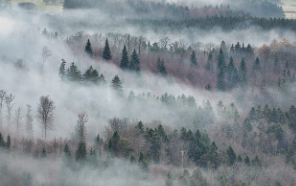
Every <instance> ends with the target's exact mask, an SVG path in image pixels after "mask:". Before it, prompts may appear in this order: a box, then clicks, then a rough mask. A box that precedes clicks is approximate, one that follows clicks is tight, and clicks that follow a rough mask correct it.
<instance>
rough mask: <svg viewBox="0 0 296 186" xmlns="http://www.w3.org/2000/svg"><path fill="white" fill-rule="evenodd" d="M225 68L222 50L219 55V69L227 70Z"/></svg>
mask: <svg viewBox="0 0 296 186" xmlns="http://www.w3.org/2000/svg"><path fill="white" fill-rule="evenodd" d="M225 67H226V63H225V57H224V54H223V51H222V49H220V52H219V55H218V69H221V68H225Z"/></svg>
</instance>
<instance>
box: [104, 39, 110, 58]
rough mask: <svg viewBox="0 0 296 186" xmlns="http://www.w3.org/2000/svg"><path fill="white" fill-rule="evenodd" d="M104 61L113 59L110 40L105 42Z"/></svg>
mask: <svg viewBox="0 0 296 186" xmlns="http://www.w3.org/2000/svg"><path fill="white" fill-rule="evenodd" d="M103 59H105V60H110V59H112V55H111V50H110V47H109V42H108V39H106V41H105V47H104V51H103Z"/></svg>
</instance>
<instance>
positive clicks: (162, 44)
mask: <svg viewBox="0 0 296 186" xmlns="http://www.w3.org/2000/svg"><path fill="white" fill-rule="evenodd" d="M170 40H171V39H170V38H169V37H168V36H160V38H159V45H160V47H161V48H162V49H166V48H167V46H168V44H169V42H170Z"/></svg>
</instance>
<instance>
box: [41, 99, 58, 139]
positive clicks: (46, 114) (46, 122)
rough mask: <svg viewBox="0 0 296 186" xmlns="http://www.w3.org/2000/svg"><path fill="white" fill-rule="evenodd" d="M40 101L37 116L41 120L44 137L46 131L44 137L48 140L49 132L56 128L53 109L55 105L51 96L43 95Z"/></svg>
mask: <svg viewBox="0 0 296 186" xmlns="http://www.w3.org/2000/svg"><path fill="white" fill-rule="evenodd" d="M39 101H40V102H39V105H38V107H37V118H38V119H39V121H40V122H41V129H42V137H43V133H44V138H45V140H46V135H47V133H48V132H50V131H52V130H54V124H53V118H54V117H53V111H54V109H55V106H54V102H53V101H52V100H51V99H50V98H49V96H41V97H40V99H39Z"/></svg>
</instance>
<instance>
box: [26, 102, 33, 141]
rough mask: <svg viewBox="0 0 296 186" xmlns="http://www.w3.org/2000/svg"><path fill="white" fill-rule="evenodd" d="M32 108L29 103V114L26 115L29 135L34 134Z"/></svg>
mask: <svg viewBox="0 0 296 186" xmlns="http://www.w3.org/2000/svg"><path fill="white" fill-rule="evenodd" d="M31 112H32V109H31V106H30V105H27V115H26V133H27V135H28V136H30V137H32V136H33V116H32V114H31Z"/></svg>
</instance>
